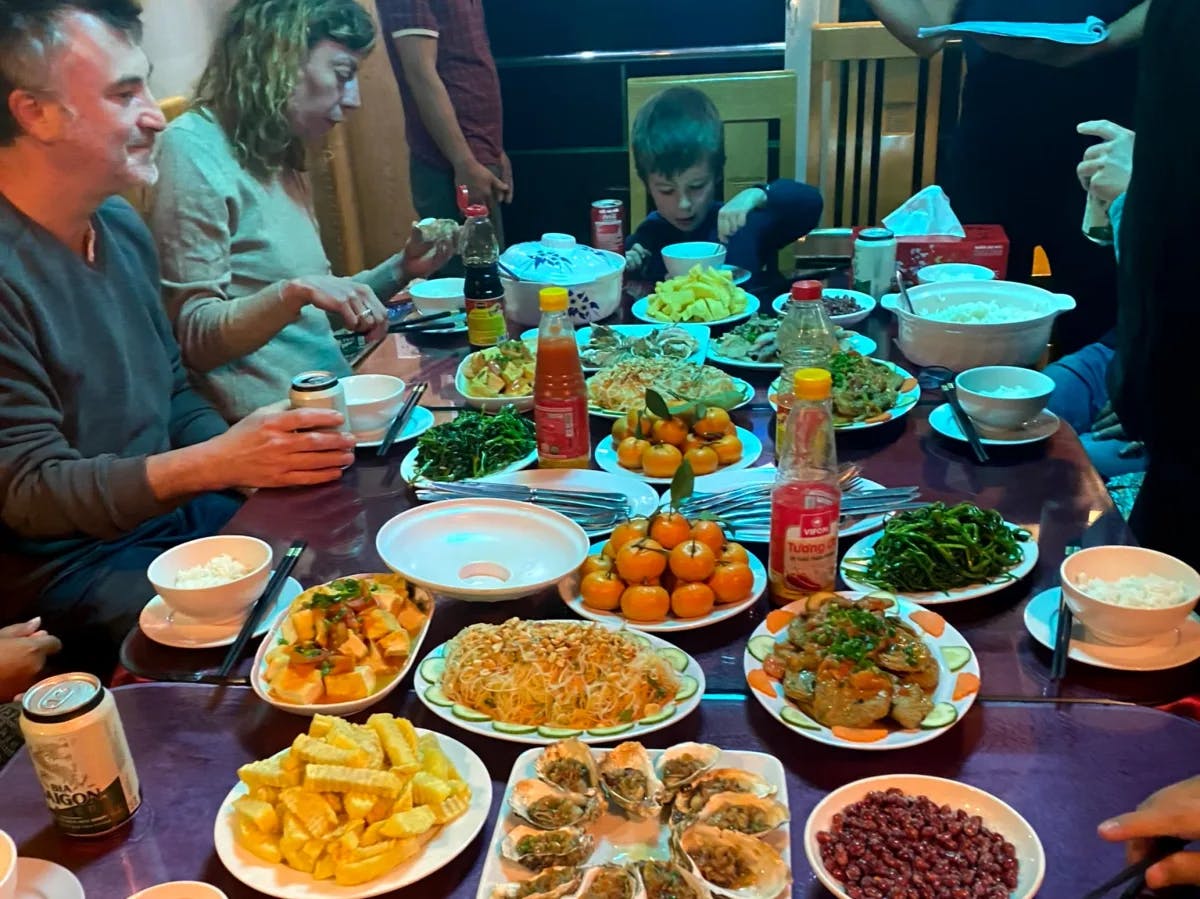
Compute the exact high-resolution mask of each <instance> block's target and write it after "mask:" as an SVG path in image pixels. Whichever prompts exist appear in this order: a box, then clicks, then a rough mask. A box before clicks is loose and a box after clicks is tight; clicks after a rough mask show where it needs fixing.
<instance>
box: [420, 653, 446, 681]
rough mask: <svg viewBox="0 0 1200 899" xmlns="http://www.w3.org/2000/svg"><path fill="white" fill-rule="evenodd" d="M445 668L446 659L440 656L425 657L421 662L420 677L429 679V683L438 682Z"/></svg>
mask: <svg viewBox="0 0 1200 899" xmlns="http://www.w3.org/2000/svg"><path fill="white" fill-rule="evenodd" d="M445 670H446V660H445V659H444V658H441V657H440V656H439V657H438V658H436V659H433V658H430V659H426V660H425V661H424V662H422V663H421V668H420V672H421V677H423V678H425V680H427V681H429V682H430V683H431V684H440V683H441V682H442V672H444V671H445Z"/></svg>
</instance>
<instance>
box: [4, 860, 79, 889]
mask: <svg viewBox="0 0 1200 899" xmlns="http://www.w3.org/2000/svg"><path fill="white" fill-rule="evenodd" d="M14 899H84V896H83V884H81V883H80V882H79V878H77V877H76V876H75V875H74V874H72V873H71V872H70V871H68V870H67V869H66V868H64V867H63V866H62V865H56V864H55V863H54V862H48V861H46V860H45V859H42V858H18V859H17V892H16V894H15V896H14Z"/></svg>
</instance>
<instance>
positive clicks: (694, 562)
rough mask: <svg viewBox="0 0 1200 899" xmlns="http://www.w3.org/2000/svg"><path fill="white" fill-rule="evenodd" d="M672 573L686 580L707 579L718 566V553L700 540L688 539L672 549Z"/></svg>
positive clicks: (670, 562)
mask: <svg viewBox="0 0 1200 899" xmlns="http://www.w3.org/2000/svg"><path fill="white" fill-rule="evenodd" d="M669 564H670V566H671V573H672V574H674V575H675V576H676V577H677V578H679V579H680V580H684V581H704V580H707V579H708V578H709V577H710V576H711V575H712V573H713V570H714V569H715V568H716V567H717V554H716V553H714V552H713V551H712V547H710V546H707V545H706V544H704V543H701V542H700V541H699V540H695V539H692V540H686V541H684V542H683V543H680V544H679V545H678V546H677V547H675V548H674V549H673V550H671V556H670V559H669Z"/></svg>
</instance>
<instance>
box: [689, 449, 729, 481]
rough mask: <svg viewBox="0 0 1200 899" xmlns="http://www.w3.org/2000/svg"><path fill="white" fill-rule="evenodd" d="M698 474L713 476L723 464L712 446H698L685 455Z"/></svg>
mask: <svg viewBox="0 0 1200 899" xmlns="http://www.w3.org/2000/svg"><path fill="white" fill-rule="evenodd" d="M683 458H685V459H687V461H688V463H689V464H691V466H692V471H693V472H695V473H696V474H712V473H713V472H714V471H716V470H717V466H719V465H720V464H721V460H720V458H719V457H718V456H717V451H716V450H715V449H713V448H712V447H711V446H697V447H695V448H694V449H690V450H688V451H687V452H686V453H684V454H683Z"/></svg>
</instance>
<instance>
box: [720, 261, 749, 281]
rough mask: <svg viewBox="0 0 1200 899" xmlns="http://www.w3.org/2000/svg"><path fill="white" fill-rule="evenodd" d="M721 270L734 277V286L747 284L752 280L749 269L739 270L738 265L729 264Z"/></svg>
mask: <svg viewBox="0 0 1200 899" xmlns="http://www.w3.org/2000/svg"><path fill="white" fill-rule="evenodd" d="M721 268H722V269H724V270H725V271H727V272H729V274H730V275H731V276H732V277H733V283H734V284H745V283H746V282H747V281H749V280H750V272H749V270H748V269H744V268H739V267H738V266H736V265H729V264H728V263H727V264H725V265H722V266H721Z"/></svg>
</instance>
